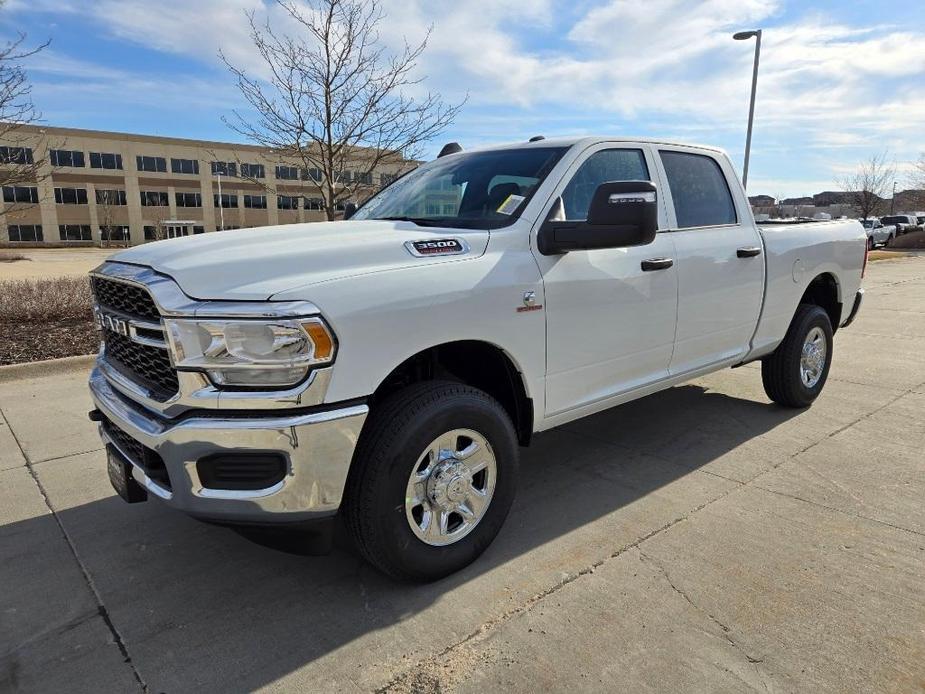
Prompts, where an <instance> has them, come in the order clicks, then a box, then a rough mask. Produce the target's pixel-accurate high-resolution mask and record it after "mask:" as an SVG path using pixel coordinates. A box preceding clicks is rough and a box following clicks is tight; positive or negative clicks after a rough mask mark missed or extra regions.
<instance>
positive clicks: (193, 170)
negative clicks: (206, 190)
mask: <svg viewBox="0 0 925 694" xmlns="http://www.w3.org/2000/svg"><path fill="white" fill-rule="evenodd" d="M170 171H171V172H172V173H176V174H198V173H199V160H197V159H173V158H171V160H170Z"/></svg>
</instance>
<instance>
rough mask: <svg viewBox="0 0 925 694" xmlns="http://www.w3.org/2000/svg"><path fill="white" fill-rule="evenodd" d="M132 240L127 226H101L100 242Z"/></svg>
mask: <svg viewBox="0 0 925 694" xmlns="http://www.w3.org/2000/svg"><path fill="white" fill-rule="evenodd" d="M131 238H132V234H131V231H130V229H129V228H128V227H127V226H101V227H100V240H102V241H128V240H129V239H131Z"/></svg>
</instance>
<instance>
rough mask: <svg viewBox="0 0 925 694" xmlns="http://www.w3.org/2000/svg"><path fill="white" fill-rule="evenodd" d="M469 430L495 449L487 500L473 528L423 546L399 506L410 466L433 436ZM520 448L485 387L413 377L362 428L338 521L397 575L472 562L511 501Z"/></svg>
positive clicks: (435, 574)
mask: <svg viewBox="0 0 925 694" xmlns="http://www.w3.org/2000/svg"><path fill="white" fill-rule="evenodd" d="M453 429H471V430H473V431H475V432H477V433H479V434H480V435H481V436H483V437H484V438H485V440H486V441H487V442H488V443H489V445H490V447H491V449H492V452H493V453H494V455H495V460H496V465H497V475H496V481H495V488H494V493H493V495H492V497H491V501H490V503H489V505H488V507H487V509H486V510H485V515H483V516H482V517H481V519H480V520H479V521H478V523H477V524H476V525H475V527H474V528H473V529H472V530H471V531H470V532H469V533H468V534H467V535H465V536H464V537H462V538H461V539H459V540H458V541H456V542H455V543H453V544H450V545H444V546H434V545H429V544H427V543H425V542H423V541H422V540H420V539H418V537H417V536H416V535H415V534H414V532H413V531H412V529H411V527H410V525H409V522H408V519H407V517H406V513H405V505H404V499H405V492H406V486H407V484H408V479H409V477H410V475H411V472H412V470H413V468H414V466H415V464H416V463H417V461H418V459H419V458H420V456H421V454H422V452H424V451H425V449H426V448H427V446H428V445H429V444H430V443H431V442H432V441H434V439H435V438H436V437H438V436H440V435H441V434H443V433H445V432H449V431H452V430H453ZM518 457H519V449H518V443H517V435H516V433H515V431H514V426H513V424H512V423H511V419H510V417H509V416H508V414H507V412H506V411H505V410H504V408H503V407H501V405H500V404H498V402H497V401H495V400H494V399H493V398H492V397H491V396H489V395H488V394H487V393H484V392H482V391H480V390H477V389H475V388H471V387H469V386H466V385H462V384H458V383H451V382H445V381H433V382H426V383H419V384H415V385H412V386H409V387H408V388H405V389H403V390H401V391H399V392H398V393H396V394H394V395H392V396H391V397H389V398H388V399H387V400H385V401H384V402H383V403H382V404H381V405H379V406H378V407H376V408H375V409H374V410H373V412H372V413H371V414H370V418H369V420H367V422H366V425H365V426H364V428H363V433H362V434H361V436H360V441H359V444H358V446H357V450H356V453H355V454H354V458H353V465H352V467H351V471H350V476H349V478H348V480H347V489H346V496H345V498H344V509H343V511H344V521H345V524H346V527H347V529H348V532H349V533H350V535H351V537H352V539H353V541H354V544H355V545H356V547H357V549H358V550H359V552H360V553H361V554H362V555H363V557H364V558H365V559H366V560H367V561H369V562H370V563H371V564H373V565H374V566H376V567H377V568H379V569H380V570H381V571H383V572H384V573H386V574H388V575H389V576H392V577H393V578H396V579H398V580H404V581H433V580H436V579H439V578H442V577H444V576H447V575H449V574H451V573H453V572H455V571H458V570H460V569H461V568H463V567H464V566H466V565H468V564H470V563H471V562H473V561H474V560H475V559H476V558H478V556H479V555H480V554H482V552H484V551H485V549H486V548H487V547H488V545H490V544H491V542H492V540H494V539H495V536H496V535H497V534H498V531H499V530H500V529H501V526H502V524H503V523H504V520H505V518H506V517H507V514H508V511H510V508H511V504H512V503H513V501H514V493H515V488H516V479H517V466H518Z"/></svg>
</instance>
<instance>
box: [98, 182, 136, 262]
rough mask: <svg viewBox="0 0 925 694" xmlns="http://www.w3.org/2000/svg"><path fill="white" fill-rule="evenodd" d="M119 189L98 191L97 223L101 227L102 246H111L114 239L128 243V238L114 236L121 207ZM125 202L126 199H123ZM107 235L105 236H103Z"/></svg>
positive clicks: (123, 243)
mask: <svg viewBox="0 0 925 694" xmlns="http://www.w3.org/2000/svg"><path fill="white" fill-rule="evenodd" d="M119 192H120V191H118V190H102V189H97V191H96V214H97V223H98V224H99V227H100V248H109V247H110V246H112V243H113V241H119V242H120V243H121V245H123V246H124V245H128V242H127V239H125V238H119V239H115V238H113V232H114V230H115V228H116V226H122V225H116V210H118V209H119V207H120V205H119V200H118V195H119ZM123 202H124V200H123ZM104 236H105V238H103V237H104Z"/></svg>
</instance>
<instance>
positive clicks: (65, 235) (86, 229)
mask: <svg viewBox="0 0 925 694" xmlns="http://www.w3.org/2000/svg"><path fill="white" fill-rule="evenodd" d="M58 235H59V236H60V237H61V240H62V241H92V240H93V236H91V234H90V225H89V224H59V225H58Z"/></svg>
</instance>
